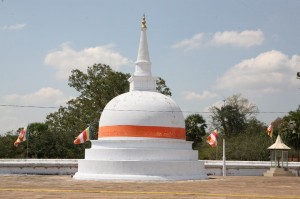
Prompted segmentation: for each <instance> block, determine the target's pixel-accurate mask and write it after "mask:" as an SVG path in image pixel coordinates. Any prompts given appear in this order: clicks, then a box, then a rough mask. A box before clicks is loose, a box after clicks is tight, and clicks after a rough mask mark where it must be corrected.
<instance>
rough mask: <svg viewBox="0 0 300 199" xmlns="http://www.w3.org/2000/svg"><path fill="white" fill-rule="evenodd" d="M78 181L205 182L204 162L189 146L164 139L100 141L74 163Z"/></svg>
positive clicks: (94, 141) (110, 139) (189, 144)
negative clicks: (76, 163)
mask: <svg viewBox="0 0 300 199" xmlns="http://www.w3.org/2000/svg"><path fill="white" fill-rule="evenodd" d="M73 178H74V179H79V180H150V181H151V180H196V179H198V180H199V179H207V174H206V171H205V168H204V161H198V152H197V151H193V150H192V143H191V142H188V141H185V140H179V139H164V138H127V137H126V138H125V137H124V138H122V137H121V138H120V137H118V138H106V139H105V138H101V139H99V140H92V147H91V148H90V149H86V151H85V159H83V160H78V172H77V173H75V175H74V176H73Z"/></svg>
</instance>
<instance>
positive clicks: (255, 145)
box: [226, 118, 272, 161]
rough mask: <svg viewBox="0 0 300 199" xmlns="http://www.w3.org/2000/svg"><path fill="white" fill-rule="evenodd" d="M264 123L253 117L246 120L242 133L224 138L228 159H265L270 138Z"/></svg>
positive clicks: (267, 155)
mask: <svg viewBox="0 0 300 199" xmlns="http://www.w3.org/2000/svg"><path fill="white" fill-rule="evenodd" d="M266 128H267V127H266V125H265V124H264V123H262V122H260V121H258V120H257V119H255V118H251V119H249V120H248V122H247V124H246V126H245V129H244V131H243V133H239V134H236V135H235V136H232V137H230V138H227V139H226V158H227V159H228V160H245V161H267V160H269V156H270V151H269V150H267V148H268V147H269V146H271V144H272V140H271V139H270V137H269V136H268V135H267V134H266V133H265V131H266Z"/></svg>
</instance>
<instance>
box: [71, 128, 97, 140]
mask: <svg viewBox="0 0 300 199" xmlns="http://www.w3.org/2000/svg"><path fill="white" fill-rule="evenodd" d="M92 135H93V133H92V130H91V128H90V126H89V127H88V128H86V129H85V130H84V131H83V132H82V133H80V134H79V135H78V136H77V138H76V139H75V140H74V144H81V143H85V142H86V141H89V140H91V139H92Z"/></svg>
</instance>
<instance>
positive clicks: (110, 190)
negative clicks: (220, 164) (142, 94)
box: [0, 175, 300, 199]
mask: <svg viewBox="0 0 300 199" xmlns="http://www.w3.org/2000/svg"><path fill="white" fill-rule="evenodd" d="M0 198H1V199H2V198H22V199H23V198H30V199H31V198H100V199H103V198H109V199H110V198H112V199H115V198H121V199H124V198H127V199H128V198H130V199H137V198H141V199H145V198H147V199H149V198H151V199H173V198H184V199H191V198H193V199H203V198H208V199H221V198H226V199H229V198H285V199H288V198H299V199H300V177H262V176H261V177H244V176H243V177H240V176H235V177H229V176H227V177H220V176H215V177H210V178H209V179H208V180H193V181H165V182H126V181H123V182H100V181H83V180H74V179H73V178H71V176H46V175H44V176H37V175H4V176H0Z"/></svg>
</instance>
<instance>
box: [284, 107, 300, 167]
mask: <svg viewBox="0 0 300 199" xmlns="http://www.w3.org/2000/svg"><path fill="white" fill-rule="evenodd" d="M280 135H281V136H282V139H283V141H284V142H285V144H286V145H288V146H289V147H291V148H293V149H294V150H296V151H298V155H297V157H298V161H299V160H300V105H299V107H298V109H297V110H296V111H290V112H289V114H288V115H286V116H285V117H283V121H282V123H281V126H280Z"/></svg>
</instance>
